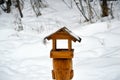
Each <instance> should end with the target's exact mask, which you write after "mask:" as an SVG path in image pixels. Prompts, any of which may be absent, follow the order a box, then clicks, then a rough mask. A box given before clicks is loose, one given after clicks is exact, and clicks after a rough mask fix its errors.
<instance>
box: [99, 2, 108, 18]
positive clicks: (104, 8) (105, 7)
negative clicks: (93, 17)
mask: <svg viewBox="0 0 120 80" xmlns="http://www.w3.org/2000/svg"><path fill="white" fill-rule="evenodd" d="M101 6H102V17H105V16H108V15H109V14H108V5H107V0H103V1H102V5H101Z"/></svg>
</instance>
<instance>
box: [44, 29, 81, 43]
mask: <svg viewBox="0 0 120 80" xmlns="http://www.w3.org/2000/svg"><path fill="white" fill-rule="evenodd" d="M45 39H48V40H50V39H68V40H73V41H74V42H76V41H78V42H80V41H81V38H80V37H79V36H77V35H75V34H74V33H72V31H70V30H69V29H67V28H66V27H63V28H61V29H59V30H57V31H56V32H54V33H52V34H50V35H49V36H47V37H45Z"/></svg>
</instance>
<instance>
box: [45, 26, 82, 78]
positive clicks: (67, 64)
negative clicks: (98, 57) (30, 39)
mask: <svg viewBox="0 0 120 80" xmlns="http://www.w3.org/2000/svg"><path fill="white" fill-rule="evenodd" d="M45 39H48V40H50V39H52V42H53V43H52V46H53V47H52V50H51V52H50V58H53V70H52V78H53V79H55V80H71V79H72V78H73V67H72V58H73V56H74V55H73V52H74V49H72V41H74V42H76V41H78V42H80V41H81V38H79V37H78V36H77V37H76V36H75V35H72V34H71V31H69V30H68V29H67V28H66V27H63V28H61V29H59V30H58V31H56V32H55V33H53V34H51V35H49V36H47V37H46V38H45ZM57 39H62V40H66V39H67V40H68V49H57V47H56V45H57Z"/></svg>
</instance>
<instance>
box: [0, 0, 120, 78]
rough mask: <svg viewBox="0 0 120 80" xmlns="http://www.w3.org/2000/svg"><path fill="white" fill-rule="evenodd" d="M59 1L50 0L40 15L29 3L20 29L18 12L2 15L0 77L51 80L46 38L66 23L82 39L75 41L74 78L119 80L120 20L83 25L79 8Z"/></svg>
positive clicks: (50, 62)
mask: <svg viewBox="0 0 120 80" xmlns="http://www.w3.org/2000/svg"><path fill="white" fill-rule="evenodd" d="M48 1H49V0H48ZM58 1H59V0H50V1H49V6H48V7H47V8H44V9H42V10H41V11H42V13H43V15H42V16H40V17H38V18H36V17H35V14H34V12H33V11H32V9H31V7H30V5H29V4H28V3H26V4H28V5H25V6H24V10H23V13H24V14H25V15H24V18H23V19H22V23H23V26H24V30H23V31H20V32H18V31H15V30H14V28H15V23H14V19H15V18H14V15H15V14H12V13H11V14H5V13H3V14H1V15H0V80H52V77H51V70H52V59H50V57H49V56H50V50H51V41H47V43H46V45H45V44H43V39H44V37H45V36H47V35H49V34H50V33H52V32H54V31H55V30H57V29H59V28H60V27H64V26H66V27H67V28H69V29H70V30H71V31H72V32H73V33H75V34H76V35H78V36H79V37H81V38H82V41H81V43H78V42H76V43H73V48H74V49H75V51H74V58H73V69H74V77H73V79H72V80H120V21H118V20H117V19H114V20H109V21H105V22H97V23H93V24H90V23H85V24H81V23H80V22H79V13H78V11H77V9H76V8H75V9H69V8H68V7H67V6H66V5H65V4H64V3H63V2H62V1H59V2H58ZM54 3H56V4H54ZM50 4H52V5H50ZM53 4H54V5H53ZM59 4H60V5H59ZM62 44H63V45H61V44H59V45H60V46H65V43H64V42H62Z"/></svg>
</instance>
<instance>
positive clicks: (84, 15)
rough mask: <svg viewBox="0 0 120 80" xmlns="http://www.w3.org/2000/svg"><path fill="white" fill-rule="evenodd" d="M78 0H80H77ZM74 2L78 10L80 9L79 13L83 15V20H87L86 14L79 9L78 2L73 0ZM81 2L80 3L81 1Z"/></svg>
mask: <svg viewBox="0 0 120 80" xmlns="http://www.w3.org/2000/svg"><path fill="white" fill-rule="evenodd" d="M79 1H80V0H79ZM74 2H75V4H76V6H77V8H78V10H79V11H80V13H81V14H82V15H83V17H84V18H85V20H86V21H89V19H88V18H87V16H86V14H85V13H84V12H83V10H82V9H81V5H79V3H78V2H77V1H76V0H74ZM81 4H82V3H81Z"/></svg>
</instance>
